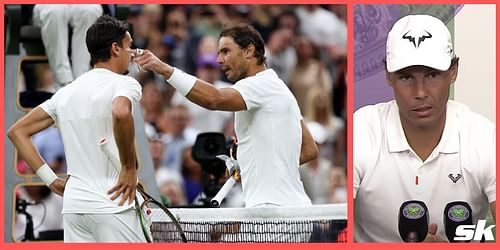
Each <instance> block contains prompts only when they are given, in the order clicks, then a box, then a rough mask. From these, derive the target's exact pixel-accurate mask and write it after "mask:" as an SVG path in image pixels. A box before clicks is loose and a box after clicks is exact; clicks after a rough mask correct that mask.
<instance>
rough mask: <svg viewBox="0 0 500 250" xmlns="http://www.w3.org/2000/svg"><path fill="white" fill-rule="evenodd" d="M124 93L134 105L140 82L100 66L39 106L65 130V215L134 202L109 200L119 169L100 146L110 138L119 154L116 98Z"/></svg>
mask: <svg viewBox="0 0 500 250" xmlns="http://www.w3.org/2000/svg"><path fill="white" fill-rule="evenodd" d="M118 96H124V97H126V98H128V99H129V100H130V101H131V102H132V107H133V108H134V107H135V106H136V105H137V104H138V102H139V100H140V98H141V86H140V85H139V83H138V82H137V81H136V80H135V79H134V78H132V77H129V76H124V75H120V74H117V73H113V72H112V71H109V70H107V69H103V68H97V69H92V70H90V71H89V72H87V73H85V74H83V75H81V76H80V77H78V78H77V79H76V80H74V81H73V82H72V83H71V84H69V85H68V86H66V87H64V88H61V89H60V90H59V91H57V92H56V93H55V94H54V96H52V98H51V99H49V100H47V101H45V102H44V103H42V104H41V105H40V107H41V108H42V109H43V110H44V111H45V112H47V114H49V115H50V116H51V117H52V119H53V120H54V121H55V123H56V124H57V126H58V127H59V129H60V130H61V136H62V140H63V143H64V151H65V153H66V162H67V165H68V171H67V173H68V175H70V176H71V177H70V178H69V180H68V182H67V183H66V189H65V190H64V200H63V210H62V213H117V212H120V211H123V210H125V209H127V208H129V207H131V206H133V205H134V203H132V204H131V205H123V206H121V207H119V206H118V205H117V204H118V202H119V201H120V199H119V198H118V199H116V200H115V201H111V200H110V199H109V197H110V195H108V194H107V191H108V190H109V189H110V188H111V187H113V186H114V185H115V184H116V182H117V180H118V172H117V171H116V170H115V169H114V168H113V167H112V166H111V164H110V161H109V160H108V158H107V157H106V155H104V153H103V152H102V151H101V149H100V147H99V141H100V140H101V139H102V138H107V139H108V141H109V145H110V149H111V151H112V152H114V154H115V155H116V157H119V155H118V149H117V147H116V143H115V139H114V135H113V124H112V113H111V109H112V101H113V100H114V98H116V97H118Z"/></svg>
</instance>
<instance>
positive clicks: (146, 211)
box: [99, 139, 187, 243]
mask: <svg viewBox="0 0 500 250" xmlns="http://www.w3.org/2000/svg"><path fill="white" fill-rule="evenodd" d="M99 146H100V147H101V150H102V152H103V153H104V154H105V155H106V156H107V157H108V159H109V161H110V162H111V165H112V166H113V167H114V168H115V169H116V170H117V171H118V172H120V169H121V167H120V166H121V163H120V160H119V159H118V158H116V156H114V155H113V154H112V153H111V151H110V149H109V145H108V140H107V139H102V140H101V141H100V142H99ZM137 191H138V192H139V193H140V194H141V196H142V197H141V198H143V201H141V202H140V201H139V200H140V199H139V198H137V197H136V199H135V203H136V206H137V207H138V213H139V218H140V220H141V225H142V230H143V232H144V235H145V236H146V240H147V241H148V242H153V239H152V238H153V237H152V236H151V225H152V222H151V219H152V218H151V216H152V214H151V213H152V211H151V208H153V207H157V208H159V209H160V210H161V211H163V212H164V213H165V214H166V215H167V216H168V217H169V218H170V220H171V221H172V224H174V226H175V229H176V231H177V233H178V234H179V236H180V238H181V241H182V242H184V243H187V238H186V235H185V234H184V230H182V227H181V224H180V223H179V221H178V220H177V218H176V217H175V216H174V215H173V214H172V213H171V212H170V211H169V210H168V208H167V207H165V206H164V205H163V204H162V203H161V202H159V201H157V200H156V199H154V198H153V197H152V196H151V195H149V194H148V193H146V191H144V188H143V187H142V185H141V184H140V183H138V184H137Z"/></svg>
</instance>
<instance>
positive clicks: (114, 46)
mask: <svg viewBox="0 0 500 250" xmlns="http://www.w3.org/2000/svg"><path fill="white" fill-rule="evenodd" d="M119 52H120V46H118V43H117V42H114V43H112V44H111V56H112V57H113V56H118V53H119Z"/></svg>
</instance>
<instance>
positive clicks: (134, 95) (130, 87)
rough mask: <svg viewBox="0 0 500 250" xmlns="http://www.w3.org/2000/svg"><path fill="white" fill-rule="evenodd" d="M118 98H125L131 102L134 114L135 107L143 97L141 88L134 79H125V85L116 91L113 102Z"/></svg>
mask: <svg viewBox="0 0 500 250" xmlns="http://www.w3.org/2000/svg"><path fill="white" fill-rule="evenodd" d="M118 96H123V97H126V98H127V99H129V100H130V102H131V103H132V113H133V111H134V107H135V105H136V104H137V103H139V100H140V99H141V96H142V91H141V86H140V85H139V83H138V82H137V81H136V80H135V79H133V78H130V77H128V78H124V79H123V84H122V85H121V86H120V88H118V89H117V90H116V92H115V95H114V96H113V100H115V98H116V97H118Z"/></svg>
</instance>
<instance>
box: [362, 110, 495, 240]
mask: <svg viewBox="0 0 500 250" xmlns="http://www.w3.org/2000/svg"><path fill="white" fill-rule="evenodd" d="M353 131H354V132H353V136H354V198H355V207H354V221H355V223H354V224H355V226H354V239H355V241H358V242H366V241H368V242H401V241H402V240H401V237H400V236H399V233H398V213H399V208H400V206H401V204H402V203H403V202H404V201H406V200H413V199H415V200H421V201H423V202H425V204H426V205H427V207H428V209H429V216H430V217H429V223H437V225H438V234H439V236H440V237H441V238H443V239H447V238H446V235H445V231H444V225H443V214H444V208H445V206H446V204H447V203H449V202H452V201H466V202H468V203H469V204H470V206H471V208H472V217H473V220H474V223H476V222H477V220H479V219H485V218H486V214H487V212H488V209H489V203H490V202H493V201H495V200H496V189H495V185H496V178H495V152H496V151H495V133H496V130H495V125H494V124H493V123H492V122H490V121H489V120H487V119H486V118H484V117H482V116H480V115H478V114H476V113H473V112H472V111H470V110H469V109H468V108H467V107H466V106H465V105H463V104H460V103H458V102H455V101H448V104H447V110H446V123H445V128H444V131H443V135H442V138H441V140H440V142H439V143H438V145H437V146H436V148H435V149H434V150H433V152H432V153H431V155H430V156H429V157H428V159H426V160H425V161H424V162H422V160H421V159H420V158H419V157H418V156H417V155H416V153H415V152H414V151H413V149H411V148H410V146H409V144H408V142H407V140H406V137H405V135H404V132H403V128H402V126H401V122H400V118H399V111H398V107H397V104H396V102H395V101H390V102H387V103H380V104H377V105H370V106H366V107H363V108H361V109H359V110H358V111H356V112H355V113H354V121H353ZM417 179H418V180H417Z"/></svg>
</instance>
